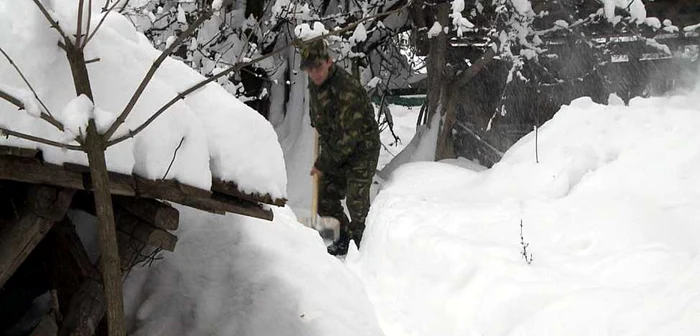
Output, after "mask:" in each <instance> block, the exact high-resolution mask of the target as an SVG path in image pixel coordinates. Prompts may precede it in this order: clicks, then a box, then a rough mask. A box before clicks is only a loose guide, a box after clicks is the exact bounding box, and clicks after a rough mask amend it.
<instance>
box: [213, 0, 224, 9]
mask: <svg viewBox="0 0 700 336" xmlns="http://www.w3.org/2000/svg"><path fill="white" fill-rule="evenodd" d="M222 5H223V0H214V1H213V2H212V3H211V8H212V9H213V10H216V11H218V10H220V9H221V6H222Z"/></svg>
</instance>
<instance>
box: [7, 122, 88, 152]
mask: <svg viewBox="0 0 700 336" xmlns="http://www.w3.org/2000/svg"><path fill="white" fill-rule="evenodd" d="M0 135H9V136H13V137H17V138H20V139H25V140H29V141H33V142H38V143H42V144H45V145H49V146H54V147H58V148H63V149H70V150H77V151H81V150H83V148H82V147H80V146H78V145H69V144H64V143H61V142H57V141H51V140H47V139H44V138H40V137H37V136H33V135H29V134H25V133H21V132H15V131H12V130H9V129H7V128H4V127H0Z"/></svg>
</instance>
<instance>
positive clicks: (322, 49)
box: [299, 39, 333, 85]
mask: <svg viewBox="0 0 700 336" xmlns="http://www.w3.org/2000/svg"><path fill="white" fill-rule="evenodd" d="M299 52H300V53H301V69H302V70H304V71H306V73H307V74H309V78H311V80H312V81H313V82H314V84H316V85H321V84H322V83H323V82H324V81H325V80H326V78H328V72H329V71H330V68H331V65H333V60H332V59H331V57H330V55H329V54H328V49H327V48H326V44H325V43H324V42H323V40H322V39H321V40H317V41H314V42H312V43H309V44H307V45H305V46H303V47H301V48H300V50H299Z"/></svg>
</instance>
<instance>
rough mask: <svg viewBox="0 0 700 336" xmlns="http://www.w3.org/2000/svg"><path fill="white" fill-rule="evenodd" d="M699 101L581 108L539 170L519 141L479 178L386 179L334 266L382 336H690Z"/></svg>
mask: <svg viewBox="0 0 700 336" xmlns="http://www.w3.org/2000/svg"><path fill="white" fill-rule="evenodd" d="M699 97H700V93H698V92H695V93H692V94H690V95H683V96H674V97H669V98H652V99H639V98H637V99H634V100H633V101H632V102H631V104H630V106H629V107H626V106H622V105H617V104H615V102H616V101H618V100H617V99H611V103H612V104H611V105H609V106H604V105H597V104H594V103H593V102H591V101H590V99H588V98H581V99H578V100H576V101H574V102H573V103H572V104H570V105H569V106H565V107H563V108H562V110H561V111H560V112H559V113H557V115H556V116H555V117H554V119H553V120H551V121H549V122H548V123H547V124H546V125H545V126H544V127H542V128H541V129H540V133H539V144H538V147H539V163H537V162H536V159H535V143H534V141H535V137H534V134H530V135H528V136H526V137H525V138H523V139H522V140H521V141H519V142H518V143H517V144H516V145H515V146H513V148H511V149H510V150H509V151H508V152H507V153H506V155H505V157H504V158H503V160H502V161H501V162H500V163H498V164H497V165H495V166H494V167H493V168H492V169H489V170H485V171H482V172H475V171H472V170H467V169H464V168H460V167H458V166H455V165H450V164H445V163H428V162H423V163H412V164H407V165H405V166H403V167H401V168H399V169H398V170H397V171H395V173H394V174H393V175H392V176H391V178H390V179H389V180H388V181H387V182H386V183H385V184H384V186H383V188H382V190H381V191H380V193H379V195H378V196H377V197H376V198H375V200H374V203H373V205H372V209H371V211H370V215H369V218H368V228H367V231H366V232H365V238H364V239H363V242H362V246H361V249H360V252H359V253H358V252H355V253H351V254H350V255H348V257H347V259H346V264H347V266H349V267H350V268H351V269H352V270H354V271H355V272H356V274H357V275H358V276H359V277H360V278H361V279H362V281H363V282H364V284H365V286H366V289H367V292H368V293H369V296H370V300H371V301H372V303H373V304H374V307H375V310H376V311H377V314H378V318H379V320H380V323H381V325H382V328H383V331H384V332H385V334H386V335H389V336H403V335H697V334H698V332H700V258H698V252H700V244H699V242H700V225H698V221H700V173H699V172H698V167H699V166H700V133H698V131H697V130H698V129H699V128H700V107H698V105H697V100H698V98H699ZM521 221H522V223H523V227H522V236H521V226H520V223H521ZM521 237H522V238H523V242H524V243H525V244H529V245H527V255H528V258H529V257H530V255H531V257H532V263H531V264H528V263H527V262H526V260H525V258H524V257H523V256H522V252H523V245H522V243H521Z"/></svg>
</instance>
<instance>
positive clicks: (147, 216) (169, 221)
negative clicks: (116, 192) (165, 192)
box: [114, 196, 180, 230]
mask: <svg viewBox="0 0 700 336" xmlns="http://www.w3.org/2000/svg"><path fill="white" fill-rule="evenodd" d="M114 202H115V203H116V204H117V205H119V206H121V207H122V208H124V209H125V210H126V211H128V212H129V213H131V214H133V215H135V216H137V217H139V218H141V219H142V220H144V221H146V222H147V223H149V224H151V225H153V226H155V227H157V228H159V229H163V230H177V228H178V224H179V221H180V213H179V212H178V211H177V209H175V208H173V207H172V206H170V205H168V204H165V203H163V202H159V201H156V200H153V199H147V198H133V197H125V196H115V197H114Z"/></svg>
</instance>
